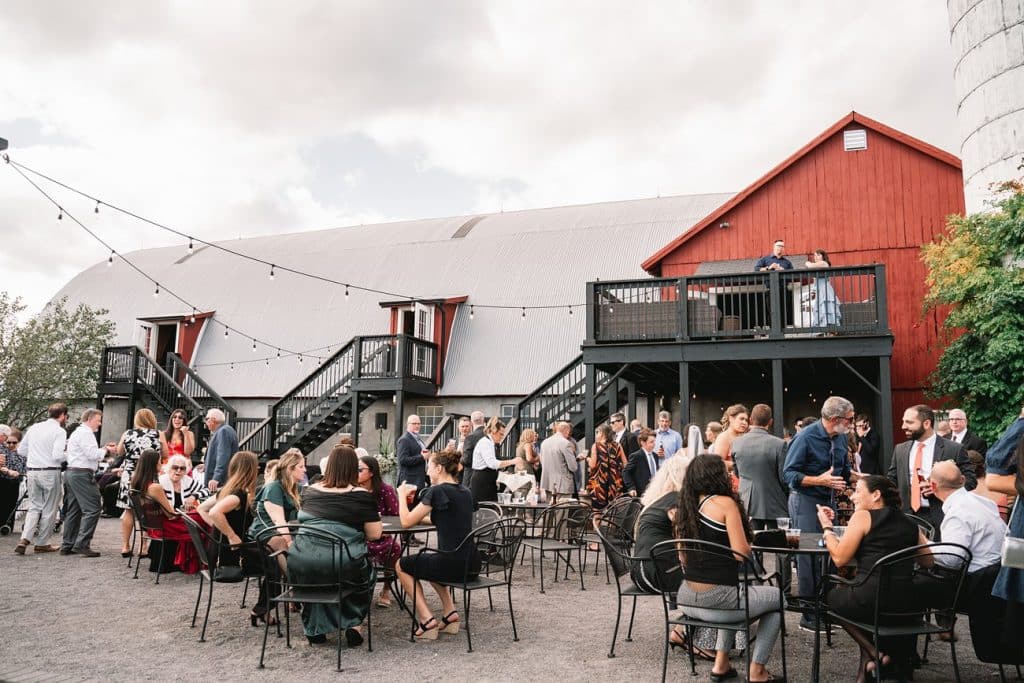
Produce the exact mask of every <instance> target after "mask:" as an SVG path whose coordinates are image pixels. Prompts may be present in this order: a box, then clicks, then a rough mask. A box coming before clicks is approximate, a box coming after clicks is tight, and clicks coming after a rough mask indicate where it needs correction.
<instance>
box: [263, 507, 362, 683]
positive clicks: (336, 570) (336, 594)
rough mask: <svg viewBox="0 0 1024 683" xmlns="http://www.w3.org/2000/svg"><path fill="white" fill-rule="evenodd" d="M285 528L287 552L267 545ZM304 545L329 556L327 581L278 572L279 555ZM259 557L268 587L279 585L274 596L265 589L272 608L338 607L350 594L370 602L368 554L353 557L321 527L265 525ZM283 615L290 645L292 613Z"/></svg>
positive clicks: (324, 574)
mask: <svg viewBox="0 0 1024 683" xmlns="http://www.w3.org/2000/svg"><path fill="white" fill-rule="evenodd" d="M282 529H288V530H290V532H291V534H292V538H293V539H294V541H293V543H292V547H291V549H290V550H289V551H275V550H274V549H273V548H271V547H270V545H269V543H268V540H269V539H270V538H272V537H273V535H274V534H275V533H278V531H279V530H282ZM303 544H310V545H312V546H320V549H321V550H322V551H323V554H324V555H325V556H329V557H330V558H331V565H330V566H325V567H323V568H322V577H323V579H326V580H321V581H315V582H306V581H297V580H295V579H294V578H293V577H292V576H291V572H284V573H281V572H280V570H279V568H278V556H279V555H281V554H282V553H283V554H286V555H287V554H288V553H295V552H297V550H296V549H297V548H298V547H299V546H300V545H303ZM257 547H258V549H259V555H260V560H261V562H262V564H263V567H264V572H272V574H271V576H274V581H273V583H272V584H271V586H270V587H268V589H269V588H271V587H275V586H276V587H278V588H279V592H278V593H277V595H273V594H272V591H269V592H268V600H269V602H270V604H271V605H273V606H275V608H276V607H277V606H279V605H281V604H285V605H288V606H290V605H291V604H294V603H305V604H317V605H335V606H337V607H338V609H341V605H342V604H343V603H344V602H345V601H346V600H350V599H351V598H352V596H355V595H363V594H365V596H366V600H367V603H368V604H369V603H370V602H372V598H373V591H374V587H375V586H376V583H377V581H376V577H375V575H374V574H375V572H374V568H373V564H372V563H371V562H370V556H369V555H363V556H362V557H358V558H357V557H355V556H354V555H352V551H351V550H350V549H349V547H348V544H347V543H346V542H345V539H343V538H342V537H341V536H339V535H337V534H335V533H332V532H330V531H328V530H327V529H321V528H319V527H313V526H308V525H305V524H299V525H297V526H296V525H294V524H288V525H282V526H279V527H268V528H266V529H264V530H263V531H262V532H260V535H259V542H258V543H257ZM284 614H285V617H284V618H285V630H284V632H285V644H286V646H287V647H291V646H292V641H291V616H290V610H289V609H288V608H287V607H286V608H285V610H284ZM372 615H373V610H372V609H368V610H367V611H366V644H367V650H369V651H370V652H372V651H373V616H372ZM269 628H270V625H269V624H266V623H265V624H264V628H263V646H262V647H261V648H260V668H261V669H262V668H263V659H264V655H265V653H266V650H267V633H268V631H269ZM343 630H344V629H342V628H341V626H340V624H339V627H338V651H337V670H338V671H341V643H342V641H343V640H344V637H343V633H342V631H343Z"/></svg>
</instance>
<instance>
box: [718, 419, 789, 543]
mask: <svg viewBox="0 0 1024 683" xmlns="http://www.w3.org/2000/svg"><path fill="white" fill-rule="evenodd" d="M771 428H772V409H771V408H769V407H768V406H767V405H765V404H764V403H758V404H757V405H756V406H754V407H753V408H752V409H751V411H750V429H749V430H748V431H747V433H746V434H741V435H740V436H738V437H736V440H735V441H733V442H732V460H733V465H734V466H735V468H736V476H738V477H739V478H740V499H742V500H743V506H744V507H745V508H746V510H747V514H748V515H749V516H750V523H751V526H752V527H753V528H754V529H755V530H758V529H775V528H776V524H775V520H776V519H778V518H779V517H786V516H787V515H788V514H789V511H788V505H789V503H788V498H789V495H788V494H789V487H788V486H786V482H785V480H783V478H782V469H783V467H784V466H785V464H786V442H785V441H783V440H782V439H780V438H779V437H777V436H775V435H774V434H772V433H771V431H770V430H771Z"/></svg>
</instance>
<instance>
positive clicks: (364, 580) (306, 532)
mask: <svg viewBox="0 0 1024 683" xmlns="http://www.w3.org/2000/svg"><path fill="white" fill-rule="evenodd" d="M284 526H285V527H288V528H290V529H291V533H292V539H293V543H292V546H291V549H290V550H289V556H293V555H295V554H297V553H301V552H303V548H316V547H317V546H318V547H319V551H320V552H318V555H319V556H323V555H324V554H327V555H328V556H329V557H330V558H331V561H330V566H329V567H328V566H321V567H317V569H318V570H319V572H318V573H317V574H314V575H313V576H312V578H315V579H318V580H316V581H311V580H309V578H310V577H309V576H307V575H302V576H298V577H297V576H296V574H295V573H293V572H292V571H289V572H288V583H289V585H291V586H292V587H293V588H296V589H308V590H323V589H327V588H334V587H337V588H338V590H339V592H340V591H342V590H344V591H345V592H359V591H364V590H365V591H371V590H373V588H374V585H375V583H376V580H375V576H374V572H373V564H372V562H371V561H370V556H369V554H365V555H362V556H360V557H356V556H354V555H353V554H352V551H351V549H350V548H349V546H348V543H346V542H345V539H344V538H342V537H341V536H339V535H338V534H335V533H333V532H331V531H328V530H327V529H322V528H320V527H316V526H310V525H307V524H299V525H297V526H295V525H284ZM281 528H284V527H269V528H267V529H264V530H263V531H262V532H260V535H259V540H260V541H261V542H260V543H258V544H257V545H258V546H259V548H260V556H261V557H263V555H264V551H265V549H266V548H268V547H269V546H268V545H267V543H266V541H267V540H268V539H269V538H270V537H271V535H272V533H273V532H276V531H278V530H279V529H281ZM323 551H327V552H326V553H325V552H323ZM272 559H273V558H266V559H264V561H267V560H272ZM321 579H322V580H321Z"/></svg>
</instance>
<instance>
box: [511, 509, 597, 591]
mask: <svg viewBox="0 0 1024 683" xmlns="http://www.w3.org/2000/svg"><path fill="white" fill-rule="evenodd" d="M589 520H590V506H589V505H584V504H583V503H580V502H579V501H577V500H567V501H565V502H562V503H556V504H554V505H551V506H550V507H548V508H547V509H546V510H544V512H543V513H541V515H540V517H539V519H538V520H537V524H536V525H535V526H534V529H535V535H534V536H531V537H529V538H526V539H524V540H523V544H522V545H523V552H526V548H529V549H530V569H531V573H532V575H533V576H536V575H537V574H536V556H537V555H538V554H539V555H540V592H541V593H544V554H545V553H553V554H554V556H555V583H558V563H559V561H560V560H562V559H563V558H562V554H563V553H564V554H565V558H564V561H565V578H566V580H568V578H569V569H570V568H571V567H572V552H573V551H574V550H575V551H576V553H577V555H578V556H579V562H578V564H579V565H580V570H579V572H577V573H578V574H579V575H580V590H586V587H585V586H584V585H583V567H582V563H583V552H582V550H581V548H582V538H583V534H584V533H586V530H587V524H589Z"/></svg>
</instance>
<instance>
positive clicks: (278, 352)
mask: <svg viewBox="0 0 1024 683" xmlns="http://www.w3.org/2000/svg"><path fill="white" fill-rule="evenodd" d="M277 357H278V358H280V357H281V349H278V350H277Z"/></svg>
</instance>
